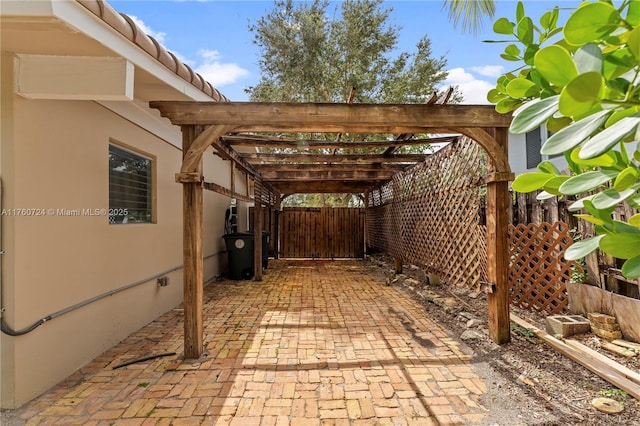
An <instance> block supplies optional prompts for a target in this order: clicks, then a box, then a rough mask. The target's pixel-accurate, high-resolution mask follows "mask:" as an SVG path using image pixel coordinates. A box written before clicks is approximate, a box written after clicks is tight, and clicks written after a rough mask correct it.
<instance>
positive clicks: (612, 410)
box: [591, 398, 624, 414]
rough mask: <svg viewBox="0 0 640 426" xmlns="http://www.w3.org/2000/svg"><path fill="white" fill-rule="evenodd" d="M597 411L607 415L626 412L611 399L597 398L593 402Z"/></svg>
mask: <svg viewBox="0 0 640 426" xmlns="http://www.w3.org/2000/svg"><path fill="white" fill-rule="evenodd" d="M591 405H593V406H594V407H595V408H596V410H598V411H602V412H603V413H607V414H616V413H619V412H621V411H622V410H624V407H623V406H622V404H620V403H619V402H618V401H616V400H615V399H611V398H595V399H593V400H592V401H591Z"/></svg>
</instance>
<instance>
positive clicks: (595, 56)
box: [573, 43, 602, 74]
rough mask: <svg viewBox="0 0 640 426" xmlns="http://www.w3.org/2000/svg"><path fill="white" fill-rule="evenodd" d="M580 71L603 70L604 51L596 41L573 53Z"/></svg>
mask: <svg viewBox="0 0 640 426" xmlns="http://www.w3.org/2000/svg"><path fill="white" fill-rule="evenodd" d="M573 61H574V62H575V64H576V68H577V69H578V73H580V74H582V73H585V72H590V71H597V72H602V51H601V50H600V47H598V45H597V44H595V43H589V44H585V45H584V46H582V47H581V48H580V49H578V50H576V53H575V54H574V55H573Z"/></svg>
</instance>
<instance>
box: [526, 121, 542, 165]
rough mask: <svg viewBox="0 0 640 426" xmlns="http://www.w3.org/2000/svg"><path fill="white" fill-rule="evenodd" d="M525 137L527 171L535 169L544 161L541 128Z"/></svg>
mask: <svg viewBox="0 0 640 426" xmlns="http://www.w3.org/2000/svg"><path fill="white" fill-rule="evenodd" d="M525 136H526V139H525V143H526V148H527V153H526V155H527V169H535V168H536V167H537V166H538V164H540V162H541V161H542V155H541V154H540V148H541V146H542V140H541V138H540V128H539V127H538V128H537V129H534V130H532V131H530V132H529V133H527V134H526V135H525Z"/></svg>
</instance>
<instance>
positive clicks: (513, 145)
mask: <svg viewBox="0 0 640 426" xmlns="http://www.w3.org/2000/svg"><path fill="white" fill-rule="evenodd" d="M543 129H544V128H543ZM546 134H547V132H546V130H544V131H541V132H540V135H541V141H540V142H541V144H542V143H544V141H546V140H547V137H546ZM542 160H543V161H544V160H548V161H551V162H552V163H553V164H555V166H556V167H557V168H558V169H559V170H563V169H566V168H567V161H566V160H565V158H564V156H560V157H554V158H550V157H549V156H548V155H543V156H542ZM509 164H510V165H511V171H512V172H513V173H515V175H516V176H518V175H520V174H522V173H525V172H532V171H535V170H536V168H535V167H529V168H527V145H526V135H524V134H521V135H515V134H513V133H509Z"/></svg>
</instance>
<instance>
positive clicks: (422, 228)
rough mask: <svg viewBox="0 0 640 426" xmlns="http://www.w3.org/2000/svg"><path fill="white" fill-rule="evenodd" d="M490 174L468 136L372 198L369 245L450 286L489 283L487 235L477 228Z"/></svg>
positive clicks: (369, 212) (370, 199) (398, 175)
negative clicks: (484, 183)
mask: <svg viewBox="0 0 640 426" xmlns="http://www.w3.org/2000/svg"><path fill="white" fill-rule="evenodd" d="M485 173H486V159H485V157H484V152H483V151H482V149H481V148H480V146H479V145H478V144H476V143H475V142H474V141H472V140H470V139H468V138H464V137H463V138H460V140H459V141H458V142H457V143H454V144H450V145H449V146H447V147H445V148H443V149H441V150H440V151H438V152H437V153H436V154H434V155H432V156H431V157H429V159H427V161H425V162H424V163H422V164H419V165H417V166H415V167H413V168H412V169H411V170H410V171H408V172H406V173H399V174H396V175H395V176H394V178H393V180H392V181H391V182H389V183H387V184H385V185H384V186H383V187H382V188H380V189H379V190H376V191H372V192H371V193H370V194H369V198H368V200H367V201H368V203H367V204H368V207H369V208H368V210H367V214H368V216H367V224H368V226H367V235H368V244H369V245H370V246H372V247H374V248H378V249H381V250H384V251H385V252H387V253H389V254H391V255H393V256H396V257H401V258H403V259H405V260H407V261H409V262H411V263H414V264H416V265H420V266H422V267H423V268H424V269H425V270H426V271H428V272H433V273H435V274H438V275H439V276H440V277H441V278H442V279H443V280H445V281H447V282H449V283H451V284H455V285H464V286H468V287H474V288H477V287H479V283H480V281H481V280H484V279H486V272H485V271H486V253H481V250H482V243H481V241H480V239H481V238H482V237H483V235H484V234H483V233H482V232H481V229H480V228H479V225H478V199H479V192H480V191H479V183H480V181H481V178H482V176H484V174H485ZM381 228H382V229H381ZM485 252H486V249H485ZM483 256H484V258H483ZM483 262H484V263H483Z"/></svg>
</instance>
